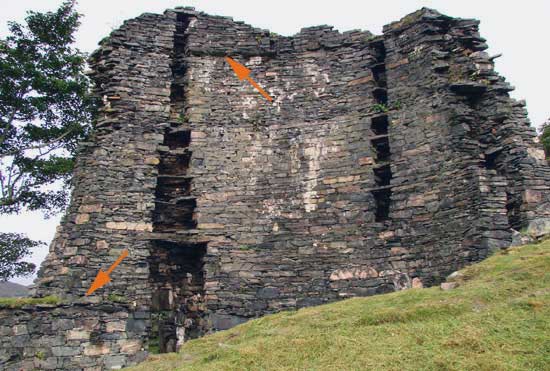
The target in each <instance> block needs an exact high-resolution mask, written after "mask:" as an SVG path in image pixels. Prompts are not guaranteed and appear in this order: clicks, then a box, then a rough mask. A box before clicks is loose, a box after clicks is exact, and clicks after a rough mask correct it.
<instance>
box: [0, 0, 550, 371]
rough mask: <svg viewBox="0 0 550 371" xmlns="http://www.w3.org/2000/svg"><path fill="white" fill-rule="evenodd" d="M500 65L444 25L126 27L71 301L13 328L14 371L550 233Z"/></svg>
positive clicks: (174, 340) (162, 22)
mask: <svg viewBox="0 0 550 371" xmlns="http://www.w3.org/2000/svg"><path fill="white" fill-rule="evenodd" d="M486 48H487V45H486V44H485V40H484V39H483V38H481V37H480V35H479V33H478V21H476V20H471V19H456V18H450V17H447V16H445V15H442V14H440V13H438V12H436V11H434V10H430V9H422V10H419V11H418V12H415V13H413V14H410V15H408V16H406V17H405V18H403V19H402V20H400V21H399V22H395V23H392V24H390V25H388V26H386V27H385V28H384V31H383V34H382V35H379V36H375V35H372V34H371V33H370V32H368V31H349V32H344V33H339V32H337V31H335V30H333V29H332V28H331V27H328V26H318V27H310V28H305V29H303V30H302V31H301V32H300V33H298V34H297V35H295V36H292V37H282V36H278V35H275V34H272V33H270V32H268V31H265V30H260V29H256V28H252V27H251V26H248V25H246V24H244V23H242V22H236V21H233V20H232V19H231V18H226V17H218V16H210V15H207V14H204V13H200V12H196V11H194V10H192V9H190V8H176V9H174V10H168V11H166V12H165V13H164V14H162V15H158V14H144V15H142V16H140V17H138V18H136V19H133V20H130V21H127V22H125V23H124V25H123V26H122V27H121V28H120V29H118V30H115V31H113V32H112V34H111V35H110V36H109V38H107V39H105V40H104V41H102V43H101V47H100V48H99V50H97V51H96V52H95V53H94V54H93V56H92V57H91V60H90V63H91V66H92V72H91V77H92V79H93V80H94V81H95V86H96V91H95V93H96V94H97V95H98V96H99V97H102V99H103V105H102V107H101V110H100V114H99V116H98V117H97V123H96V125H95V131H94V135H93V137H92V138H91V140H90V141H89V142H87V143H82V146H81V153H80V156H79V158H78V164H77V169H76V172H75V175H74V190H73V193H72V202H71V205H70V207H69V210H68V212H67V214H66V216H65V218H64V219H63V221H62V223H61V225H60V227H59V229H58V232H57V235H56V237H55V239H54V241H53V242H52V244H51V247H50V253H49V255H48V257H47V259H46V261H45V262H44V264H43V265H42V267H41V269H40V273H39V279H38V281H37V289H36V293H35V295H36V296H46V295H57V296H58V297H59V298H60V299H61V300H62V304H59V305H54V306H40V307H24V308H21V309H18V310H2V311H0V319H1V321H0V334H1V335H2V338H1V340H0V346H1V348H0V364H1V365H2V366H1V367H2V368H3V369H8V370H16V369H20V368H23V369H32V368H33V367H35V368H39V369H61V368H62V369H75V370H76V369H84V370H100V369H110V368H119V367H122V366H127V365H131V364H135V363H137V362H139V361H141V360H143V359H144V358H145V357H146V355H147V351H148V349H149V347H150V345H151V344H157V343H158V346H159V349H160V351H162V352H169V351H175V350H177V349H178V347H179V346H181V344H182V343H183V342H184V341H186V340H188V339H193V338H196V337H199V336H202V335H203V334H206V333H208V332H211V331H215V330H223V329H227V328H229V327H232V326H235V325H237V324H239V323H242V322H244V321H247V320H248V319H250V318H255V317H258V316H262V315H265V314H267V313H274V312H277V311H281V310H285V309H295V308H300V307H305V306H310V305H317V304H322V303H327V302H331V301H335V300H340V299H344V298H349V297H353V296H365V295H373V294H377V293H385V292H391V291H394V290H401V289H406V288H410V287H422V286H429V285H433V284H438V283H440V282H441V281H442V280H443V278H444V277H445V276H446V275H448V274H449V273H450V272H453V271H455V270H457V269H459V268H461V267H463V266H465V265H467V264H469V263H472V262H476V261H479V260H481V259H483V258H485V257H486V256H487V255H488V254H489V253H490V252H491V251H493V250H495V249H500V248H504V247H507V246H509V245H510V243H511V241H512V233H513V230H522V231H525V232H527V233H530V234H533V235H542V234H544V233H547V232H548V230H550V167H548V164H547V163H546V161H545V159H544V155H543V151H542V149H541V147H540V146H539V144H538V143H537V142H536V135H535V131H534V129H533V128H531V127H530V126H529V122H528V120H527V116H526V111H525V106H524V103H523V102H517V101H515V100H513V99H511V98H510V97H509V95H508V93H509V92H510V91H511V90H512V89H513V88H512V87H511V86H510V85H508V84H507V83H506V82H505V81H504V79H503V78H502V77H500V76H499V75H498V74H496V73H495V72H494V70H493V65H494V63H493V59H494V57H491V56H489V55H488V54H487V53H486V52H485V51H484V50H485V49H486ZM225 56H231V57H232V58H234V59H236V60H237V61H239V62H241V63H243V64H245V65H246V66H247V67H248V68H250V69H251V70H252V74H253V77H254V79H255V80H256V81H258V82H259V83H260V85H262V86H263V87H264V88H265V89H266V90H267V92H268V93H269V95H270V96H272V97H273V98H274V101H273V102H272V103H269V102H267V101H266V100H265V99H264V98H263V97H262V96H261V95H260V94H258V93H257V91H255V90H254V89H253V88H252V87H251V86H250V85H249V84H246V83H244V82H241V81H239V80H238V79H237V78H236V77H235V75H234V74H233V72H232V70H231V68H230V66H229V65H228V64H227V63H226V62H225V60H224V57H225ZM123 249H128V250H129V256H128V257H127V258H126V259H125V260H124V261H123V262H122V264H121V265H120V266H118V267H117V269H115V270H114V271H113V273H112V274H111V278H112V282H111V283H110V284H109V285H107V286H106V287H104V288H102V289H100V290H98V291H97V292H96V293H94V294H93V295H91V296H85V295H84V294H85V292H86V291H87V289H88V287H89V286H90V284H91V282H92V280H93V279H94V277H95V275H96V273H97V271H98V270H99V269H100V268H103V269H106V268H107V267H108V266H110V264H112V262H113V261H114V260H115V259H116V258H117V257H118V256H119V255H120V252H121V251H122V250H123Z"/></svg>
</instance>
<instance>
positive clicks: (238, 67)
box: [225, 57, 273, 102]
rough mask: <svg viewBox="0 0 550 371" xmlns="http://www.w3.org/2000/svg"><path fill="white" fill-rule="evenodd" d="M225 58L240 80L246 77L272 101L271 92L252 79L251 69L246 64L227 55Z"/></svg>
mask: <svg viewBox="0 0 550 371" xmlns="http://www.w3.org/2000/svg"><path fill="white" fill-rule="evenodd" d="M225 60H226V61H227V63H229V65H230V66H231V68H232V69H233V71H234V72H235V75H237V77H238V78H239V80H244V79H246V81H248V82H249V83H251V84H252V86H253V87H255V88H256V89H257V90H258V91H259V92H260V94H262V95H263V96H264V98H265V99H267V100H268V101H270V102H271V101H272V100H273V98H271V97H270V96H269V94H267V93H266V91H265V90H264V89H262V88H261V87H260V85H258V84H257V83H256V81H254V80H252V78H251V77H250V69H248V68H246V67H245V66H243V65H242V64H240V63H239V62H237V61H235V60H234V59H232V58H229V57H225Z"/></svg>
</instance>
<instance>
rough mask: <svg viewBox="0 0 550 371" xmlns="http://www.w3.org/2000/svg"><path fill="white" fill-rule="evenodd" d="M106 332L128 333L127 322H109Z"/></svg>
mask: <svg viewBox="0 0 550 371" xmlns="http://www.w3.org/2000/svg"><path fill="white" fill-rule="evenodd" d="M105 331H107V332H123V331H126V321H113V322H107V326H106V327H105Z"/></svg>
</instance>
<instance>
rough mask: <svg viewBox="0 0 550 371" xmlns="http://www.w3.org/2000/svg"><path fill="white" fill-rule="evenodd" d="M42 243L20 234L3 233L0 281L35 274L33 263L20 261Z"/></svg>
mask: <svg viewBox="0 0 550 371" xmlns="http://www.w3.org/2000/svg"><path fill="white" fill-rule="evenodd" d="M39 245H42V242H39V241H33V240H31V239H29V238H27V237H25V236H23V235H21V234H18V233H2V238H1V239H0V281H7V280H8V279H9V278H11V277H15V276H24V275H27V274H30V273H32V272H34V269H35V268H36V267H35V265H34V264H33V263H27V262H24V261H20V260H21V259H23V258H24V257H25V256H27V255H28V254H29V252H30V250H31V249H32V248H33V247H36V246H39Z"/></svg>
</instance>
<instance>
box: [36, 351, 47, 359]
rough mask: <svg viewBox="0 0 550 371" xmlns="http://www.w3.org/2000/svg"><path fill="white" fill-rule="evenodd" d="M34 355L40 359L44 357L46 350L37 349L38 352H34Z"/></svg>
mask: <svg viewBox="0 0 550 371" xmlns="http://www.w3.org/2000/svg"><path fill="white" fill-rule="evenodd" d="M35 357H36V358H38V359H40V360H43V359H46V352H44V351H43V350H39V351H38V352H36V354H35Z"/></svg>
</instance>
